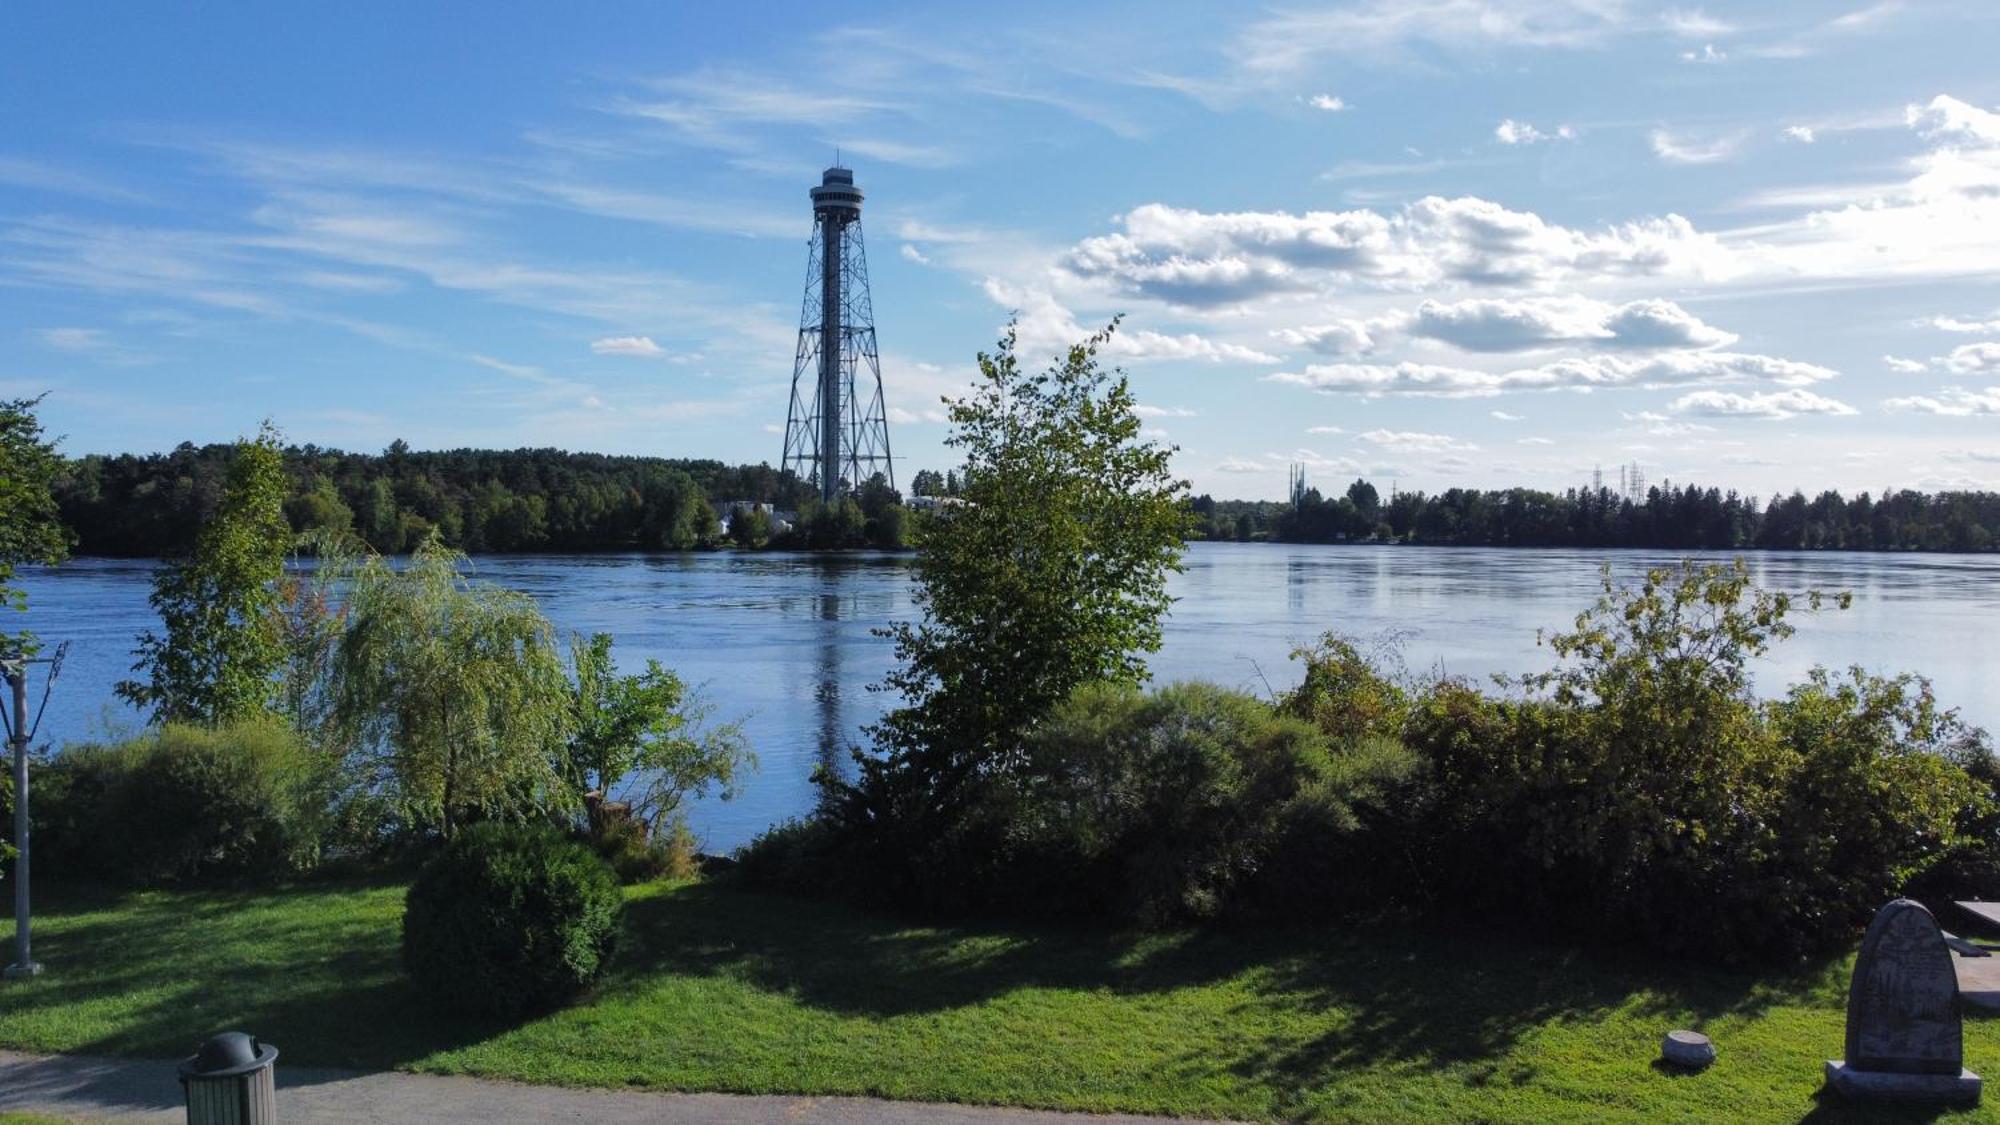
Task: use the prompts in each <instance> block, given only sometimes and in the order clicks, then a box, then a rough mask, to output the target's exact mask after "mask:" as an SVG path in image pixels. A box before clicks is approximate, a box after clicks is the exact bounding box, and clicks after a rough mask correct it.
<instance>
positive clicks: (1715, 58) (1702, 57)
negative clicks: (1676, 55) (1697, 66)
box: [1681, 43, 1729, 63]
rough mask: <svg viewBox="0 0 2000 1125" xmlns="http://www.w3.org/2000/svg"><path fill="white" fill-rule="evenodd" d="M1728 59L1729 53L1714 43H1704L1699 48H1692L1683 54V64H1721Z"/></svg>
mask: <svg viewBox="0 0 2000 1125" xmlns="http://www.w3.org/2000/svg"><path fill="white" fill-rule="evenodd" d="M1728 58H1729V52H1727V51H1724V50H1722V49H1720V48H1718V47H1717V46H1716V45H1715V44H1713V43H1703V44H1702V45H1701V46H1700V47H1699V48H1693V47H1690V48H1689V49H1687V50H1685V51H1682V52H1681V61H1682V62H1691V63H1719V62H1723V61H1726V60H1727V59H1728Z"/></svg>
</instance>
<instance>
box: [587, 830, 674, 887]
mask: <svg viewBox="0 0 2000 1125" xmlns="http://www.w3.org/2000/svg"><path fill="white" fill-rule="evenodd" d="M590 845H591V847H592V848H594V849H595V850H596V851H597V854H598V855H600V856H602V857H604V862H606V863H608V864H610V865H611V870H612V871H614V872H616V873H617V875H618V880H619V881H620V882H622V883H645V882H650V881H652V880H654V879H686V878H689V877H691V876H693V875H694V874H695V872H696V870H697V869H698V867H699V861H698V858H697V856H696V844H695V838H694V832H693V831H692V830H691V829H689V828H688V823H687V818H686V817H682V816H673V817H669V818H668V819H667V820H665V821H664V822H662V823H661V825H660V827H659V829H658V830H657V831H652V830H649V829H648V828H647V827H646V823H645V822H644V821H642V820H637V819H635V818H632V817H616V818H613V819H609V820H605V821H603V822H602V823H601V824H600V825H598V826H597V827H595V828H594V829H592V831H591V834H590Z"/></svg>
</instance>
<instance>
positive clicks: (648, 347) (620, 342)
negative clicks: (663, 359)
mask: <svg viewBox="0 0 2000 1125" xmlns="http://www.w3.org/2000/svg"><path fill="white" fill-rule="evenodd" d="M590 350H591V351H592V352H595V353H596V354H598V355H624V356H634V357H637V358H641V359H657V358H658V357H660V356H663V355H665V354H667V353H666V352H665V351H664V350H663V349H661V347H660V345H658V344H655V343H654V342H653V338H652V337H651V336H606V337H604V338H603V339H601V340H592V341H591V342H590Z"/></svg>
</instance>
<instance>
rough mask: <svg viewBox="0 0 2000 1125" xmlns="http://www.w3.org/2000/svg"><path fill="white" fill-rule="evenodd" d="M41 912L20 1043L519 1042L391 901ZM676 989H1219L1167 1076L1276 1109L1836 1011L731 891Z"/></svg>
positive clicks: (371, 1062) (636, 937)
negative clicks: (1547, 1029) (1636, 1027)
mask: <svg viewBox="0 0 2000 1125" xmlns="http://www.w3.org/2000/svg"><path fill="white" fill-rule="evenodd" d="M45 901H49V902H50V904H51V906H52V913H53V914H54V915H55V916H54V917H53V918H52V919H51V923H50V925H49V926H48V927H47V929H46V930H42V931H38V943H37V949H38V951H39V952H40V954H41V957H42V959H43V960H44V961H46V962H47V963H49V965H50V966H51V971H50V973H49V974H48V975H47V976H45V977H43V978H40V979H38V980H36V981H31V982H25V983H22V984H19V985H12V986H8V987H6V988H4V989H0V1025H4V1026H5V1027H7V1028H8V1037H9V1041H11V1042H19V1043H31V1044H32V1043H35V1042H45V1043H51V1044H58V1045H60V1049H62V1050H65V1051H68V1052H72V1053H84V1054H115V1055H124V1056H139V1057H148V1058H156V1059H167V1058H175V1057H179V1056H182V1055H185V1054H187V1053H188V1052H189V1051H191V1050H192V1049H193V1046H194V1045H195V1043H196V1041H198V1040H199V1039H201V1038H202V1037H204V1036H206V1035H208V1034H211V1033H213V1032H216V1031H221V1030H225V1029H231V1028H233V1029H240V1030H245V1031H250V1032H253V1033H255V1034H257V1035H258V1036H260V1037H262V1038H264V1039H266V1040H268V1041H270V1042H272V1043H275V1044H277V1045H278V1046H279V1047H280V1048H281V1049H283V1051H284V1058H285V1059H286V1060H287V1061H290V1062H293V1063H310V1064H318V1065H322V1066H340V1067H352V1068H359V1069H382V1068H393V1067H398V1066H404V1065H408V1064H411V1063H414V1062H417V1061H419V1060H422V1059H424V1058H425V1057H427V1056H430V1055H434V1054H436V1053H438V1052H442V1051H448V1050H453V1049H456V1048H461V1047H468V1046H472V1045H475V1044H478V1043H481V1042H484V1041H486V1040H488V1039H491V1038H494V1037H496V1036H499V1035H501V1034H503V1033H505V1032H507V1031H508V1030H510V1029H511V1028H513V1027H515V1026H518V1024H508V1023H494V1022H482V1021H475V1020H467V1019H459V1018H454V1017H450V1016H446V1015H442V1014H439V1013H437V1012H436V1011H435V1010H434V1009H433V1007H432V1005H431V1004H430V1003H429V1002H428V1001H427V1000H426V999H425V998H424V997H423V996H422V995H421V994H419V993H417V992H416V991H415V990H414V988H413V987H412V986H411V985H410V984H409V982H407V981H406V980H405V978H404V977H403V974H402V972H401V967H400V962H399V956H398V949H397V935H398V924H397V923H398V919H399V918H400V910H401V892H400V888H398V887H395V886H394V885H370V884H353V883H342V884H332V885H328V884H320V883H311V884H303V885H300V886H297V887H292V888H286V889H282V890H276V891H259V892H240V893H238V892H200V893H115V892H89V891H74V892H70V893H67V894H65V895H62V896H59V897H55V896H51V897H50V898H47V899H45ZM666 974H675V975H681V976H717V977H730V978H734V979H740V980H742V981H744V982H746V983H748V984H749V985H751V986H753V987H754V988H756V989H758V990H760V991H764V992H768V993H773V994H780V995H784V996H787V997H790V998H793V999H795V1000H796V1001H797V1002H798V1003H800V1004H802V1005H805V1006H809V1007H813V1008H817V1009H820V1010H823V1011H826V1012H829V1013H833V1014H837V1015H844V1016H862V1017H870V1018H893V1017H899V1016H928V1015H932V1014H939V1013H946V1012H949V1011H952V1010H956V1009H961V1008H971V1007H976V1006H978V1005H981V1004H983V1003H985V1002H988V1001H991V1000H995V999H997V998H1000V997H1004V996H1005V995H1007V994H1009V993H1012V992H1015V991H1018V990H1022V989H1055V990H1074V991H1078V992H1084V993H1098V994H1111V995H1115V996H1158V995H1161V994H1166V993H1171V992H1174V991H1176V990H1181V989H1194V988H1201V987H1204V986H1214V985H1227V989H1226V990H1225V992H1224V993H1223V994H1221V996H1220V999H1217V998H1216V997H1210V998H1208V999H1210V1000H1211V1001H1212V1002H1213V1003H1214V1004H1215V1005H1216V1007H1215V1008H1212V1009H1211V1011H1212V1012H1219V1013H1220V1018H1222V1019H1223V1020H1224V1021H1225V1024H1224V1026H1225V1031H1224V1032H1223V1033H1222V1034H1220V1035H1218V1034H1216V1033H1214V1031H1213V1030H1212V1029H1211V1030H1210V1032H1209V1033H1208V1034H1207V1035H1206V1037H1205V1038H1204V1037H1202V1036H1199V1035H1190V1036H1189V1038H1188V1041H1187V1043H1186V1045H1185V1051H1184V1052H1183V1053H1182V1054H1181V1055H1180V1056H1179V1057H1178V1058H1177V1059H1176V1060H1175V1061H1174V1062H1173V1063H1171V1064H1169V1065H1170V1066H1172V1067H1173V1068H1174V1069H1176V1070H1180V1071H1185V1072H1186V1075H1185V1076H1186V1077H1188V1078H1189V1079H1190V1081H1195V1082H1196V1084H1199V1081H1198V1079H1199V1076H1201V1075H1217V1074H1225V1073H1226V1074H1229V1075H1232V1076H1234V1078H1236V1079H1237V1080H1239V1081H1242V1082H1245V1083H1252V1084H1257V1085H1262V1086H1264V1087H1266V1088H1267V1089H1268V1090H1269V1091H1270V1092H1271V1093H1272V1095H1273V1103H1272V1104H1274V1105H1275V1106H1277V1107H1279V1108H1280V1112H1286V1113H1289V1112H1305V1110H1306V1108H1307V1103H1309V1102H1310V1100H1311V1099H1312V1098H1313V1097H1315V1096H1316V1094H1317V1092H1319V1091H1322V1090H1324V1089H1325V1088H1326V1087H1328V1086H1329V1084H1331V1083H1333V1082H1335V1081H1337V1080H1339V1079H1340V1078H1341V1077H1343V1076H1344V1075H1349V1074H1352V1073H1354V1072H1358V1071H1363V1070H1367V1069H1369V1068H1374V1067H1388V1068H1391V1069H1400V1070H1408V1071H1410V1072H1412V1073H1421V1072H1427V1071H1432V1070H1436V1069H1439V1068H1444V1067H1453V1068H1455V1069H1456V1071H1457V1077H1458V1079H1459V1080H1462V1081H1464V1082H1465V1083H1466V1084H1468V1085H1470V1086H1472V1087H1480V1086H1487V1085H1491V1086H1494V1087H1498V1088H1504V1087H1507V1086H1510V1085H1521V1084H1525V1083H1527V1082H1530V1081H1532V1080H1534V1079H1535V1078H1536V1077H1537V1075H1536V1073H1535V1072H1534V1070H1533V1069H1532V1067H1531V1066H1530V1065H1529V1064H1527V1063H1525V1062H1523V1061H1522V1060H1521V1058H1520V1057H1519V1056H1517V1055H1515V1054H1514V1051H1515V1048H1516V1047H1518V1046H1519V1045H1520V1044H1521V1041H1522V1039H1523V1037H1524V1036H1527V1035H1529V1034H1532V1033H1534V1032H1535V1031H1536V1030H1537V1029H1538V1028H1541V1027H1543V1026H1545V1025H1547V1024H1549V1023H1550V1022H1552V1021H1576V1022H1586V1023H1587V1022H1589V1021H1594V1020H1599V1019H1603V1018H1605V1016H1606V1014H1607V1013H1608V1012H1613V1011H1616V1012H1619V1013H1621V1014H1624V1015H1628V1016H1629V1015H1636V1016H1639V1017H1642V1018H1653V1017H1657V1018H1658V1019H1660V1020H1661V1021H1665V1020H1667V1019H1672V1020H1675V1021H1681V1020H1686V1021H1689V1024H1688V1025H1692V1026H1701V1024H1702V1023H1704V1022H1705V1021H1708V1020H1713V1019H1717V1018H1720V1017H1724V1016H1732V1015H1738V1016H1755V1015H1757V1014H1759V1013H1761V1012H1762V1011H1764V1010H1765V1009H1767V1008H1769V1007H1771V1006H1773V1005H1779V1004H1792V1003H1799V1002H1801V1001H1802V1000H1805V1001H1810V1002H1812V1003H1814V1004H1816V1005H1832V1006H1838V1004H1839V1003H1840V1000H1839V998H1838V996H1835V995H1832V994H1831V993H1830V992H1829V991H1828V990H1830V989H1834V988H1836V987H1837V986H1839V985H1843V984H1844V981H1840V982H1835V981H1832V980H1831V976H1832V975H1837V974H1832V975H1830V974H1828V973H1827V972H1826V971H1825V970H1824V969H1819V970H1802V971H1800V972H1797V973H1794V974H1788V975H1781V976H1777V977H1772V976H1768V975H1766V976H1762V977H1753V976H1749V975H1731V974H1722V973H1716V972H1713V971H1705V970H1701V969H1697V968H1692V967H1686V966H1676V965H1671V964H1663V963H1661V962H1659V961H1657V960H1655V959H1652V958H1648V957H1645V956H1643V955H1642V954H1637V953H1631V954H1601V953H1600V954H1590V955H1586V954H1583V953H1581V952H1578V951H1574V950H1566V949H1562V948H1559V947H1553V946H1550V945H1547V944H1538V943H1534V942H1530V941H1525V940H1518V939H1511V938H1504V937H1503V938H1492V937H1476V936H1474V935H1472V934H1470V933H1468V932H1467V931H1465V930H1452V929H1439V928H1428V929H1426V928H1417V927H1413V926H1410V925H1408V924H1403V923H1382V924H1377V925H1354V926H1350V927H1346V928H1341V929H1335V928H1312V929H1303V928H1302V929H1293V930H1268V929H1258V930H1210V931H1186V932H1176V933H1168V934H1151V935H1135V934H1120V933H1111V932H1106V931H1102V930H1091V929H1064V928H1054V927H1005V926H985V925H981V926H963V927H936V926H927V925H922V924H916V923H910V922H905V921H898V920H893V919H889V918H885V917H884V916H882V915H879V914H871V913H866V912H863V911H860V910H856V909H852V908H848V907H844V906H841V905H838V904H832V903H826V902H816V901H809V900H801V899H795V898H786V897H780V896H775V895H768V894H763V893H759V892H755V891H751V890H748V889H745V888H742V887H740V886H737V885H735V884H733V883H731V882H729V881H726V880H725V881H717V882H710V883H705V884H699V885H694V886H685V887H678V888H672V889H659V888H649V889H647V890H644V891H641V892H639V893H638V894H636V895H635V896H634V898H633V901H632V902H631V906H630V910H629V914H628V920H627V932H626V938H625V941H624V943H623V946H622V948H621V950H620V953H619V957H618V959H617V961H616V962H614V966H613V969H612V971H611V973H610V974H609V975H608V976H607V979H606V980H605V981H603V982H602V983H601V984H600V986H599V989H598V992H599V994H600V995H603V996H606V997H610V996H617V995H625V996H631V995H640V994H643V993H644V991H645V989H646V987H647V986H648V984H649V983H651V982H655V981H657V980H658V979H659V978H660V977H661V976H663V975H666ZM585 1003H586V1004H588V1003H589V1001H588V1000H586V1001H585ZM1230 1005H1234V1006H1235V1007H1233V1008H1231V1007H1229V1006H1230ZM1238 1011H1240V1012H1241V1013H1242V1014H1241V1016H1240V1018H1239V1016H1238V1015H1237V1014H1236V1013H1237V1012H1238ZM1668 1026H1673V1025H1671V1024H1670V1025H1668ZM1177 1042H1178V1041H1177ZM579 1046H580V1047H583V1046H584V1045H582V1044H579ZM175 1093H177V1091H175ZM1849 1112H1850V1111H1849V1109H1848V1107H1846V1106H1844V1105H1842V1104H1841V1103H1839V1102H1838V1101H1832V1102H1830V1103H1829V1102H1822V1103H1821V1104H1820V1105H1819V1106H1818V1108H1816V1109H1814V1110H1813V1111H1812V1113H1813V1119H1814V1120H1829V1121H1838V1120H1864V1119H1878V1118H1867V1117H1863V1116H1843V1115H1844V1114H1849ZM1921 1119H1923V1118H1921V1117H1912V1118H1908V1120H1921Z"/></svg>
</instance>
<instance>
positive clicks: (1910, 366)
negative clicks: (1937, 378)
mask: <svg viewBox="0 0 2000 1125" xmlns="http://www.w3.org/2000/svg"><path fill="white" fill-rule="evenodd" d="M1882 363H1883V365H1884V366H1886V367H1887V368H1888V369H1889V370H1891V371H1894V372H1896V373H1897V374H1899V375H1921V374H1923V373H1924V372H1926V371H1928V370H1930V364H1928V363H1925V362H1924V361H1923V360H1921V359H1904V358H1903V357H1902V356H1896V355H1885V356H1883V357H1882Z"/></svg>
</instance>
